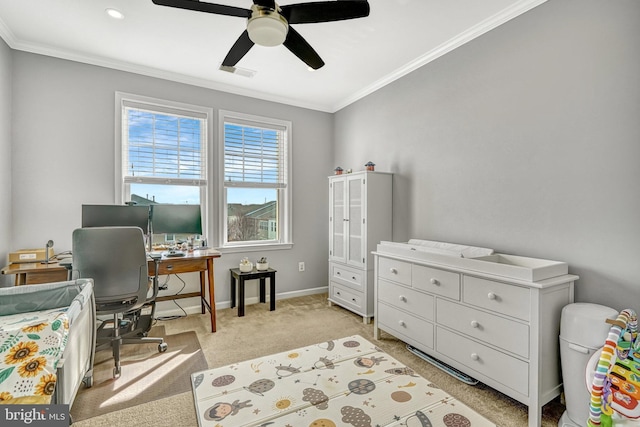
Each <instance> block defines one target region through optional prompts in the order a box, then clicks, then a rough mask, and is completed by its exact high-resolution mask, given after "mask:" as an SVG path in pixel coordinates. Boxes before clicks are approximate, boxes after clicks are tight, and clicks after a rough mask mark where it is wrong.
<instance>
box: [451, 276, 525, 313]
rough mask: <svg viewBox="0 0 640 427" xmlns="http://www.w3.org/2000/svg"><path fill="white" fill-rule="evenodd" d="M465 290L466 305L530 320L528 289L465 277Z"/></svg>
mask: <svg viewBox="0 0 640 427" xmlns="http://www.w3.org/2000/svg"><path fill="white" fill-rule="evenodd" d="M463 289H464V297H463V298H464V302H466V303H469V304H472V305H475V306H478V307H482V308H486V309H488V310H491V311H495V312H496V313H502V314H506V315H507V316H512V317H516V318H518V319H522V320H529V311H530V302H531V296H530V294H529V289H528V288H522V287H519V286H515V285H508V284H506V283H502V282H495V281H493V280H487V279H480V278H478V277H472V276H464V279H463Z"/></svg>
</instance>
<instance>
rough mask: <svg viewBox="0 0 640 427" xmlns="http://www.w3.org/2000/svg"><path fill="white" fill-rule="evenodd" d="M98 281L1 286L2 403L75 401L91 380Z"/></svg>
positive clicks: (68, 403)
mask: <svg viewBox="0 0 640 427" xmlns="http://www.w3.org/2000/svg"><path fill="white" fill-rule="evenodd" d="M94 334H95V302H94V296H93V281H92V280H91V279H80V280H74V281H67V282H57V283H49V284H41V285H24V286H17V287H11V288H0V404H67V405H69V408H71V406H72V405H73V401H74V399H75V396H76V394H77V392H78V389H79V388H80V386H81V384H82V383H83V382H84V383H85V384H87V386H91V384H92V367H93V357H94V353H95V335H94Z"/></svg>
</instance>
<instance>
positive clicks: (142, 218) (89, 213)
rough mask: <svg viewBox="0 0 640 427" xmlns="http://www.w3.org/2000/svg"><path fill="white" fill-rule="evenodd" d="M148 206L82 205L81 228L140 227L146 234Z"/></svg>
mask: <svg viewBox="0 0 640 427" xmlns="http://www.w3.org/2000/svg"><path fill="white" fill-rule="evenodd" d="M148 226H149V206H126V205H82V227H83V228H85V227H140V228H141V229H142V232H143V233H144V234H147V232H148Z"/></svg>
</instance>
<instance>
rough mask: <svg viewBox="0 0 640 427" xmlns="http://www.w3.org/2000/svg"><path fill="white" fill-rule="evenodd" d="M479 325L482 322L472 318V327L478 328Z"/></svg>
mask: <svg viewBox="0 0 640 427" xmlns="http://www.w3.org/2000/svg"><path fill="white" fill-rule="evenodd" d="M479 326H480V323H478V321H477V320H472V321H471V327H472V328H477V327H479Z"/></svg>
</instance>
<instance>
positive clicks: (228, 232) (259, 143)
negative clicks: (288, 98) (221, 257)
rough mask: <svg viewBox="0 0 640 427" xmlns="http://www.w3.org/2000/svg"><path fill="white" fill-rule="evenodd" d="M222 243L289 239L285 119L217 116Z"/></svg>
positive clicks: (267, 242)
mask: <svg viewBox="0 0 640 427" xmlns="http://www.w3.org/2000/svg"><path fill="white" fill-rule="evenodd" d="M219 122H220V125H219V131H220V141H221V144H220V146H221V147H220V151H221V154H220V165H221V166H220V170H221V174H222V176H221V182H222V185H221V187H222V195H223V196H222V198H223V203H222V204H221V212H220V218H221V227H220V229H221V230H220V237H221V240H222V242H221V244H222V246H223V247H227V248H230V247H234V246H236V247H239V246H241V247H243V248H246V247H247V246H259V247H261V248H263V247H265V246H268V245H280V244H290V243H291V225H290V221H291V215H290V197H291V185H290V182H289V171H290V165H289V161H290V160H289V159H290V144H291V138H290V134H291V123H290V122H286V121H282V120H275V119H268V118H264V117H256V116H249V115H245V114H240V113H232V112H229V111H221V112H220V115H219Z"/></svg>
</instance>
